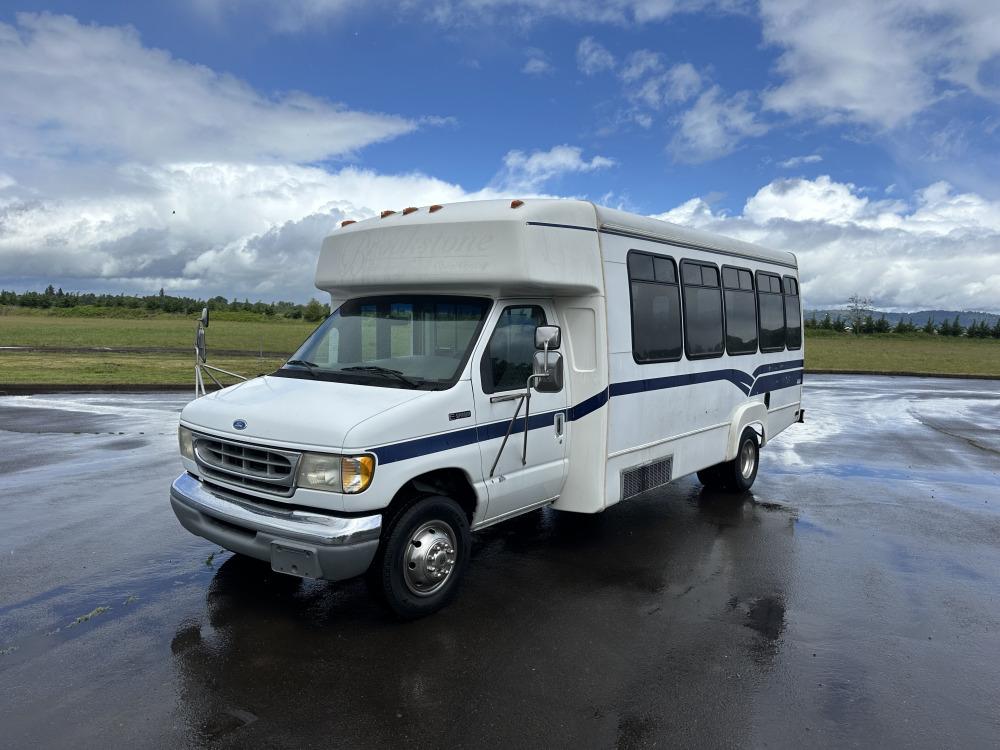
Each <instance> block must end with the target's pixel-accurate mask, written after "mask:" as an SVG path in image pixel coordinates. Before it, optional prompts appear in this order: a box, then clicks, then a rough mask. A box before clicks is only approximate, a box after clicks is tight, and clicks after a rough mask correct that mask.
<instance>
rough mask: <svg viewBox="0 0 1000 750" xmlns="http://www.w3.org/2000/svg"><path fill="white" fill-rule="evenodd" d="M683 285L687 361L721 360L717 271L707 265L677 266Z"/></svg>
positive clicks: (719, 290) (720, 313)
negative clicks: (710, 358)
mask: <svg viewBox="0 0 1000 750" xmlns="http://www.w3.org/2000/svg"><path fill="white" fill-rule="evenodd" d="M681 281H682V282H683V284H684V346H685V350H686V353H687V356H688V359H705V358H707V357H721V356H722V349H723V344H724V341H723V319H722V288H721V285H720V284H719V269H718V268H717V267H716V266H714V265H711V264H708V263H696V262H694V261H690V260H685V261H683V262H682V263H681Z"/></svg>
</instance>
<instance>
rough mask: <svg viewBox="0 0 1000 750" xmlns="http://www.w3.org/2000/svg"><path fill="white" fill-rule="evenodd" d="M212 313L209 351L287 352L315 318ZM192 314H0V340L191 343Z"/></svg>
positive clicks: (133, 344)
mask: <svg viewBox="0 0 1000 750" xmlns="http://www.w3.org/2000/svg"><path fill="white" fill-rule="evenodd" d="M226 317H232V316H227V315H226V314H225V313H220V314H216V315H215V316H214V317H213V318H212V320H211V322H210V324H209V327H208V331H207V336H208V346H209V352H211V350H212V349H216V350H219V351H222V350H234V351H245V352H253V353H257V352H259V351H264V352H279V353H288V354H291V353H292V352H293V351H295V350H296V349H297V348H298V346H299V344H301V343H302V342H303V341H304V340H305V338H306V336H308V335H309V334H310V332H312V330H313V329H314V328H315V327H316V325H317V324H316V323H308V322H306V321H302V320H287V319H278V320H267V319H265V318H264V317H263V316H256V317H257V319H256V320H253V319H251V320H249V321H247V320H232V319H226ZM195 325H196V318H194V317H190V316H182V315H157V316H152V317H148V318H133V319H129V318H99V317H86V318H74V317H64V316H60V315H50V314H45V313H27V314H25V312H22V311H18V312H17V313H15V314H11V313H8V314H0V346H58V347H113V348H121V347H143V348H144V347H157V348H166V349H188V350H189V349H191V348H192V347H193V346H194V331H195Z"/></svg>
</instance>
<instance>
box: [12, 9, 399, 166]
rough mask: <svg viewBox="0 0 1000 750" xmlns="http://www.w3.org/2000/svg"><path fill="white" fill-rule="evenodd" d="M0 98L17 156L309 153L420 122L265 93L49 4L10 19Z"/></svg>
mask: <svg viewBox="0 0 1000 750" xmlns="http://www.w3.org/2000/svg"><path fill="white" fill-rule="evenodd" d="M43 92H44V93H43ZM0 101H2V102H3V106H2V108H0V156H3V157H6V158H10V159H19V160H25V159H39V158H62V157H72V158H73V159H74V160H78V159H81V158H99V159H102V160H109V161H112V162H117V161H122V160H133V159H134V160H139V161H145V162H170V161H189V160H204V159H212V160H216V161H281V160H285V161H292V162H305V161H314V160H319V159H323V158H328V157H331V156H335V155H339V154H344V153H348V152H351V151H354V150H356V149H359V148H361V147H363V146H366V145H368V144H371V143H376V142H378V141H383V140H386V139H390V138H394V137H397V136H399V135H402V134H404V133H408V132H410V131H412V130H414V129H415V128H416V124H415V123H413V122H411V121H408V120H406V119H404V118H401V117H395V116H391V115H383V114H370V113H366V112H356V111H352V110H349V109H346V108H344V107H342V106H340V105H337V104H334V103H331V102H329V101H326V100H323V99H318V98H316V97H313V96H310V95H308V94H304V93H301V92H286V93H284V94H282V95H280V96H278V97H276V98H271V97H267V96H264V95H262V94H260V93H258V92H257V91H255V90H254V89H252V88H251V87H250V86H248V85H247V84H246V83H244V82H243V81H240V80H239V79H236V78H234V77H232V76H228V75H224V74H220V73H216V72H215V71H213V70H210V69H209V68H206V67H204V66H200V65H193V64H191V63H188V62H185V61H183V60H178V59H176V58H173V57H171V56H170V54H169V53H167V52H164V51H162V50H156V49H151V48H148V47H144V46H143V45H142V43H141V41H140V40H139V36H138V34H137V33H136V32H135V30H133V29H131V28H124V27H107V26H93V25H91V26H85V25H82V24H80V23H78V22H77V21H76V20H75V19H73V18H70V17H68V16H52V15H47V14H43V15H32V14H19V15H18V16H17V26H16V27H14V26H10V25H6V24H2V23H0Z"/></svg>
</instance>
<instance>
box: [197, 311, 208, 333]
mask: <svg viewBox="0 0 1000 750" xmlns="http://www.w3.org/2000/svg"><path fill="white" fill-rule="evenodd" d="M199 320H200V321H201V326H202V328H208V308H207V307H203V308H201V318H199Z"/></svg>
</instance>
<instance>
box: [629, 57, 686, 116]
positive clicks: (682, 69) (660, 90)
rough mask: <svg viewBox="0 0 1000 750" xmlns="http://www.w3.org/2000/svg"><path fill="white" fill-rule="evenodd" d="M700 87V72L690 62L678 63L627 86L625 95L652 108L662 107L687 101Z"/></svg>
mask: <svg viewBox="0 0 1000 750" xmlns="http://www.w3.org/2000/svg"><path fill="white" fill-rule="evenodd" d="M701 87H702V78H701V74H700V73H699V72H698V71H697V70H696V69H695V67H694V66H693V65H691V63H680V64H678V65H674V66H672V67H671V68H670V69H669V70H666V71H664V72H662V73H657V74H656V75H653V76H650V77H648V78H646V79H645V80H641V81H639V82H638V83H636V84H635V85H634V86H632V87H629V88H627V89H626V95H627V96H628V97H629V98H630V99H632V100H633V101H638V102H641V103H642V104H645V105H646V106H647V107H650V108H652V109H662V108H663V107H666V106H668V105H671V104H678V103H680V102H685V101H687V100H688V99H690V98H691V97H692V96H694V95H695V94H697V93H698V91H700V90H701Z"/></svg>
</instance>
